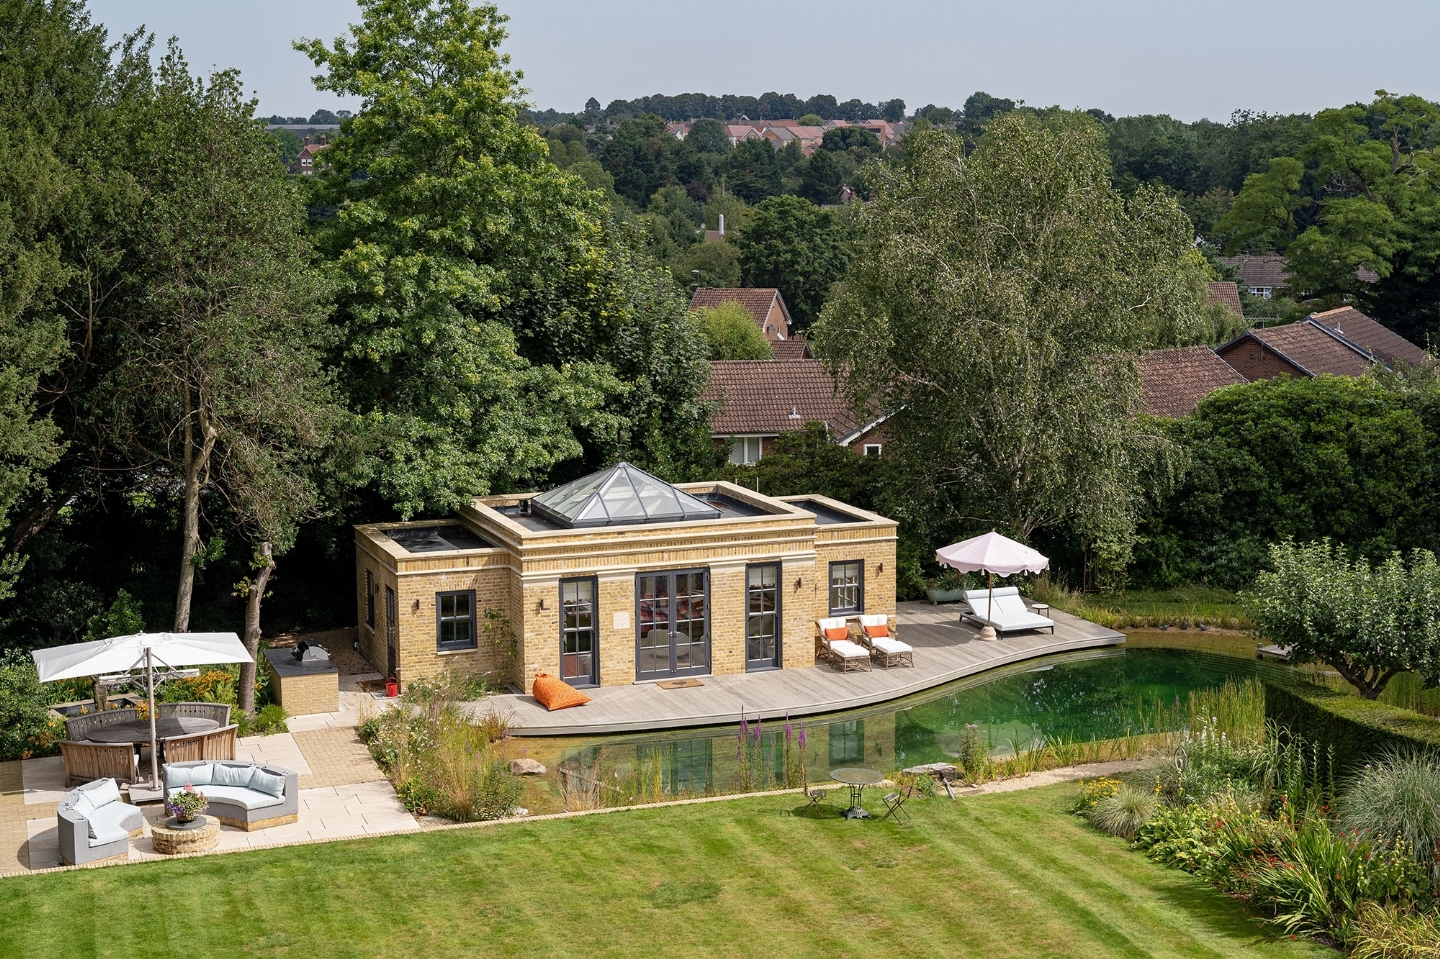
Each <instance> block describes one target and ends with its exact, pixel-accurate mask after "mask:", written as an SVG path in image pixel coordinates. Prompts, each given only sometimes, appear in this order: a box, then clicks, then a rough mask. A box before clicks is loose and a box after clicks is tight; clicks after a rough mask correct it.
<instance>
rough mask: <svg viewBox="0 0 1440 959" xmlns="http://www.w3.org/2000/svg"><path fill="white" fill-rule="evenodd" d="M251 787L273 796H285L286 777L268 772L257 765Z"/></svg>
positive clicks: (251, 779) (251, 778)
mask: <svg viewBox="0 0 1440 959" xmlns="http://www.w3.org/2000/svg"><path fill="white" fill-rule="evenodd" d="M250 788H251V789H253V790H255V791H257V792H262V793H266V794H268V795H271V796H277V797H283V796H284V795H285V777H284V776H277V775H276V774H275V773H267V772H266V771H265V770H263V769H261V768H259V767H258V766H257V767H256V768H255V772H254V774H253V775H251V777H250Z"/></svg>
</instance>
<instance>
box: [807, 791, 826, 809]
mask: <svg viewBox="0 0 1440 959" xmlns="http://www.w3.org/2000/svg"><path fill="white" fill-rule="evenodd" d="M827 795H829V793H828V791H827V790H824V789H820V788H819V787H816V788H815V789H807V790H805V798H806V799H808V800H810V805H809V806H807V807H806V808H805V811H806V812H807V813H809V812H819V811H820V801H821V800H822V799H824V798H825V797H826V796H827Z"/></svg>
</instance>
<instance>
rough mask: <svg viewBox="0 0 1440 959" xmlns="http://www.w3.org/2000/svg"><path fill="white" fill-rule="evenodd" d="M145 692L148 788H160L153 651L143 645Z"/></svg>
mask: <svg viewBox="0 0 1440 959" xmlns="http://www.w3.org/2000/svg"><path fill="white" fill-rule="evenodd" d="M145 694H146V696H148V697H149V699H150V788H151V789H159V788H160V765H159V760H158V759H156V758H155V757H156V749H157V746H158V745H159V741H158V740H157V739H156V737H155V653H154V651H152V650H151V648H150V647H149V646H146V647H145Z"/></svg>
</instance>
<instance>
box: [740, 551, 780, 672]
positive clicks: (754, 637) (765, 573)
mask: <svg viewBox="0 0 1440 959" xmlns="http://www.w3.org/2000/svg"><path fill="white" fill-rule="evenodd" d="M779 665H780V564H779V563H762V564H759V565H756V566H747V567H745V669H746V670H747V671H752V672H753V671H755V670H759V669H774V668H775V667H777V666H779Z"/></svg>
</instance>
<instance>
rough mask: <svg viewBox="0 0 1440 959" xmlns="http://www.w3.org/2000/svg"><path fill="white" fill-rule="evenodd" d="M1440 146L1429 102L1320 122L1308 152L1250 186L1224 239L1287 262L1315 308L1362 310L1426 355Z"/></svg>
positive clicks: (1401, 102) (1405, 101) (1385, 105)
mask: <svg viewBox="0 0 1440 959" xmlns="http://www.w3.org/2000/svg"><path fill="white" fill-rule="evenodd" d="M1437 144H1440V108H1437V107H1436V105H1435V104H1433V103H1431V102H1429V101H1427V100H1425V99H1424V98H1422V97H1418V96H1397V95H1394V94H1391V93H1387V92H1385V91H1383V90H1381V91H1378V92H1377V94H1376V98H1375V100H1374V101H1373V102H1372V103H1370V104H1368V105H1363V104H1353V105H1351V106H1348V107H1343V108H1340V109H1335V110H1322V111H1321V112H1320V113H1319V114H1317V115H1316V117H1315V122H1314V124H1313V127H1312V134H1311V140H1310V141H1309V143H1308V144H1306V145H1305V146H1304V148H1303V149H1301V150H1300V151H1299V152H1297V153H1296V154H1294V155H1293V156H1282V157H1278V158H1276V159H1274V160H1273V161H1272V162H1271V164H1270V168H1269V169H1268V170H1267V171H1265V172H1261V173H1255V174H1252V175H1251V176H1249V177H1247V178H1246V180H1245V187H1244V189H1243V190H1241V192H1240V196H1239V197H1238V198H1237V200H1236V201H1235V205H1234V207H1233V208H1232V209H1231V211H1230V214H1229V215H1228V216H1227V217H1226V218H1225V220H1223V221H1222V223H1221V227H1222V228H1224V229H1229V230H1231V231H1233V233H1234V238H1233V239H1232V241H1231V242H1232V245H1234V246H1247V247H1249V248H1252V249H1253V248H1262V247H1268V248H1271V249H1279V250H1281V251H1283V252H1284V253H1285V254H1286V256H1287V257H1288V259H1289V261H1290V268H1291V271H1292V273H1293V276H1294V281H1293V286H1294V287H1295V288H1296V289H1298V290H1300V291H1303V292H1304V293H1305V294H1307V295H1308V296H1311V297H1317V298H1322V297H1323V298H1332V299H1344V300H1347V301H1350V302H1356V303H1359V304H1360V306H1361V308H1362V309H1364V310H1365V311H1366V312H1367V313H1370V314H1372V315H1373V316H1374V317H1375V318H1376V319H1378V320H1380V321H1381V322H1382V323H1385V324H1386V325H1387V326H1389V327H1391V328H1392V329H1394V330H1395V331H1396V332H1398V333H1400V334H1401V335H1403V336H1406V337H1409V338H1410V339H1412V340H1414V341H1416V342H1419V343H1422V344H1423V343H1425V342H1426V340H1427V338H1429V337H1432V336H1434V335H1436V334H1437V333H1440V154H1437V152H1436V151H1437ZM1369 272H1373V273H1374V274H1375V275H1376V276H1378V279H1377V280H1375V281H1374V282H1368V281H1367V279H1366V274H1367V273H1369Z"/></svg>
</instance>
